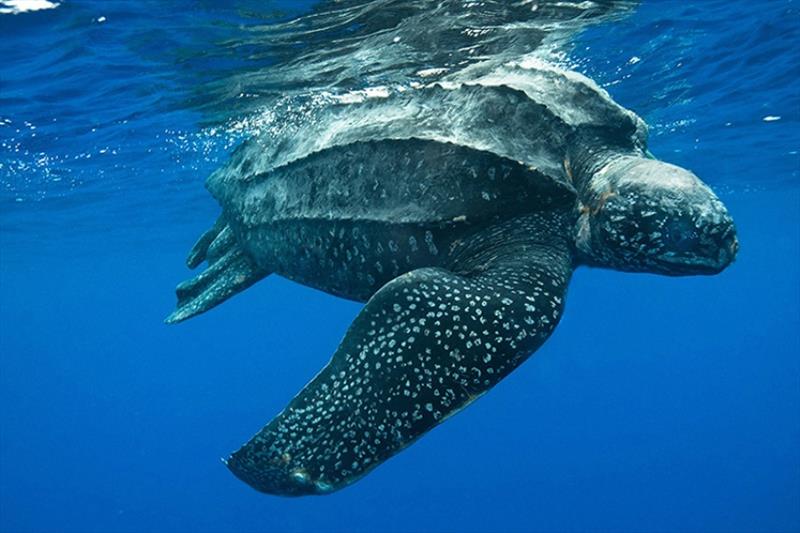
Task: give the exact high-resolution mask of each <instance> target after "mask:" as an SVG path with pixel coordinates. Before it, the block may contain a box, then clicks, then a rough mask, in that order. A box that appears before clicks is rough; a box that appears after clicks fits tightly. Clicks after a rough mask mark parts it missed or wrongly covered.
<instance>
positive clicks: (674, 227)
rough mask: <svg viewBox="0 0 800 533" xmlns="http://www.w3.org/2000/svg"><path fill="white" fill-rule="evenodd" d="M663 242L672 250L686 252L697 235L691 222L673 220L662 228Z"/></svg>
mask: <svg viewBox="0 0 800 533" xmlns="http://www.w3.org/2000/svg"><path fill="white" fill-rule="evenodd" d="M663 233H664V241H665V242H666V244H667V246H669V247H670V248H671V249H672V250H675V251H679V252H686V251H688V250H689V249H690V248H691V247H692V243H694V242H695V240H696V238H697V234H696V232H695V230H694V226H693V225H692V224H691V222H688V221H686V220H680V219H679V220H674V221H672V222H668V223H667V224H666V225H665V227H664V231H663Z"/></svg>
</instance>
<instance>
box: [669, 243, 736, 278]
mask: <svg viewBox="0 0 800 533" xmlns="http://www.w3.org/2000/svg"><path fill="white" fill-rule="evenodd" d="M717 250H718V251H717V254H716V257H714V255H688V256H683V255H682V256H661V257H659V258H658V259H657V260H656V261H657V263H658V264H659V266H660V267H661V268H663V269H664V271H665V273H666V274H670V275H675V276H682V275H713V274H719V273H720V272H722V271H723V270H725V269H726V268H727V267H728V266H729V265H730V264H731V263H733V261H734V260H735V259H736V254H737V253H738V252H739V240H738V239H737V238H736V235H732V236H731V237H730V239H729V240H728V242H727V243H726V244H724V245H722V246H719V247H718V248H717Z"/></svg>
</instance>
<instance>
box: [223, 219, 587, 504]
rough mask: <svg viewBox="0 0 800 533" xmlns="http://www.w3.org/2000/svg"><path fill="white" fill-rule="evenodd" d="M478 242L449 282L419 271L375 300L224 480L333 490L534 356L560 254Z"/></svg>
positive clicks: (565, 275)
mask: <svg viewBox="0 0 800 533" xmlns="http://www.w3.org/2000/svg"><path fill="white" fill-rule="evenodd" d="M519 224H520V226H519V227H520V228H525V226H524V224H523V223H522V222H519ZM540 224H541V221H540ZM482 233H483V235H485V236H486V237H487V238H486V239H485V242H484V243H483V244H484V245H483V246H478V248H477V249H476V248H474V247H473V248H472V249H474V250H477V251H475V252H472V253H469V254H467V255H462V256H460V258H459V260H458V262H457V264H454V265H452V268H451V269H450V270H445V269H442V268H421V269H418V270H414V271H411V272H409V273H407V274H404V275H402V276H400V277H398V278H395V279H394V280H393V281H391V282H389V283H388V284H386V285H385V286H384V287H383V288H381V289H380V290H379V291H378V292H377V293H376V294H375V295H374V296H373V297H372V298H371V299H370V300H369V301H368V302H367V304H366V306H365V307H364V309H363V310H362V311H361V313H360V314H359V315H358V317H356V319H355V321H354V322H353V324H352V325H351V326H350V328H349V330H348V332H347V335H346V336H345V338H344V340H343V341H342V343H341V345H340V346H339V348H338V350H337V351H336V353H335V354H334V356H333V358H332V359H331V361H330V362H329V363H328V365H327V366H326V367H325V368H324V369H323V370H322V371H321V372H320V373H319V374H318V375H317V376H316V377H315V378H314V379H313V381H311V382H310V383H309V384H308V385H307V386H306V387H305V388H304V389H303V390H302V391H301V392H300V393H299V394H298V396H296V397H295V398H294V400H292V402H291V403H290V404H289V405H288V406H287V407H286V409H284V411H283V412H282V413H281V414H280V415H278V416H277V417H276V418H275V419H274V420H272V421H271V422H270V423H269V424H268V425H267V426H266V427H264V428H263V429H262V430H261V431H260V432H259V433H258V434H256V435H255V436H254V437H253V438H252V439H251V440H250V441H249V442H248V443H246V444H245V445H244V446H243V447H242V448H241V449H239V450H238V451H237V452H235V453H234V454H233V455H232V456H231V457H230V458H229V459H228V460H227V466H228V468H230V470H231V471H233V473H234V474H236V476H238V477H239V478H241V479H242V480H243V481H245V482H247V483H248V484H250V485H251V486H253V487H254V488H256V489H257V490H259V491H262V492H266V493H271V494H278V495H285V496H300V495H306V494H324V493H328V492H331V491H333V490H337V489H339V488H342V487H344V486H346V485H348V484H350V483H352V482H354V481H355V480H357V479H358V478H360V477H361V476H363V475H365V474H366V473H368V472H369V471H370V470H371V469H372V468H374V467H376V466H377V465H379V464H380V463H382V462H383V461H385V460H386V459H388V458H389V457H391V456H393V455H395V454H396V453H398V452H399V451H401V450H402V449H403V448H405V447H406V446H408V445H410V444H411V443H412V442H414V441H415V440H416V439H417V438H419V437H420V436H422V435H423V434H424V433H426V432H427V431H429V430H430V429H432V428H433V427H435V426H436V425H438V424H440V423H441V422H443V421H444V420H446V419H447V418H448V417H450V416H452V415H453V414H455V413H456V412H458V411H460V410H461V409H463V408H464V407H466V406H467V405H469V404H470V403H471V402H472V401H473V400H475V399H476V398H478V397H479V396H481V395H482V394H484V393H485V392H487V391H488V390H489V389H490V388H492V387H493V386H494V385H495V384H497V383H498V382H499V381H500V380H501V379H502V378H503V377H505V376H506V375H508V374H509V373H510V372H511V371H512V370H514V369H515V368H516V367H517V366H518V365H519V364H520V363H522V362H523V361H524V360H525V359H526V358H527V357H528V356H529V355H530V354H531V353H532V352H533V351H535V350H536V349H537V348H538V347H539V346H541V344H542V343H543V342H544V341H545V340H546V339H547V337H548V336H549V335H550V333H551V332H552V331H553V329H554V328H555V326H556V324H557V322H558V320H559V318H560V315H561V312H562V308H563V301H564V296H565V292H566V287H567V283H568V280H569V277H570V274H571V271H572V257H571V253H570V251H569V248H568V247H567V245H566V243H557V244H555V243H552V242H551V243H547V244H542V243H534V242H530V241H527V240H525V241H519V240H516V239H514V238H513V237H511V238H509V236H508V235H507V234H506V238H505V244H502V245H500V246H496V245H497V243H498V240H497V238H496V237H497V236H498V235H500V234H502V232H497V233H492V232H491V231H486V232H482ZM521 233H525V232H521ZM473 244H476V243H473ZM477 244H480V243H477Z"/></svg>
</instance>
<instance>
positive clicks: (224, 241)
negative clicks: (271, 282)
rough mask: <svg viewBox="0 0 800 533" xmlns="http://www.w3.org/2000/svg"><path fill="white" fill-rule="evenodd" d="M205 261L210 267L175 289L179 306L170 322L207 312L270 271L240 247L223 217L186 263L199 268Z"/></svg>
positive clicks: (196, 247)
mask: <svg viewBox="0 0 800 533" xmlns="http://www.w3.org/2000/svg"><path fill="white" fill-rule="evenodd" d="M204 260H205V261H208V268H206V269H205V270H204V271H203V272H201V273H200V274H199V275H197V276H195V277H194V278H192V279H189V280H186V281H184V282H182V283H180V284H179V285H178V287H177V288H176V289H175V293H176V294H177V296H178V305H177V307H176V309H175V311H173V313H172V314H171V315H169V316H168V317H167V319H166V320H165V322H166V323H167V324H175V323H177V322H182V321H184V320H186V319H189V318H192V317H193V316H195V315H199V314H200V313H204V312H206V311H208V310H209V309H211V308H212V307H215V306H217V305H219V304H221V303H222V302H224V301H225V300H227V299H228V298H230V297H231V296H233V295H234V294H236V293H238V292H241V291H243V290H245V289H246V288H247V287H249V286H250V285H252V284H254V283H255V282H257V281H258V280H260V279H261V278H263V277H265V276H267V275H268V274H269V272H265V271H264V270H263V269H260V268H258V266H256V264H255V263H254V262H253V261H252V260H251V259H250V258H249V257H248V256H247V255H245V253H244V252H243V251H242V250H241V249H240V248H239V245H238V244H237V242H236V238H235V237H234V235H233V231H232V230H231V228H230V226H229V225H228V224H227V223H226V222H225V220H224V218H223V217H220V218H219V219H217V222H216V223H215V224H214V227H212V228H211V229H210V230H208V231H206V232H205V233H204V234H203V235H202V236H201V237H200V238H199V239H198V240H197V243H195V245H194V246H193V247H192V249H191V250H190V251H189V256H188V257H187V258H186V265H187V266H188V267H189V268H196V267H197V266H198V265H200V263H202V262H203V261H204Z"/></svg>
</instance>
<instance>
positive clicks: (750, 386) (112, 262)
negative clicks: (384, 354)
mask: <svg viewBox="0 0 800 533" xmlns="http://www.w3.org/2000/svg"><path fill="white" fill-rule="evenodd" d="M36 4H38V5H39V7H48V9H38V10H25V9H24V6H25V5H28V7H31V5H36ZM48 4H50V5H48ZM359 4H361V7H358V5H359ZM423 4H426V3H425V2H400V1H389V0H383V1H373V2H361V3H358V2H343V3H341V4H340V6H339V7H340V8H341V10H340V11H336V9H335V7H330V6H325V5H323V6H322V7H320V6H319V5H317V3H316V2H311V1H308V2H294V1H293V2H262V1H259V2H256V1H230V2H225V3H222V2H220V3H217V2H206V1H201V2H189V1H184V0H177V1H175V2H170V3H169V4H165V3H162V2H152V1H141V0H140V1H135V2H134V1H124V0H118V1H115V2H91V1H77V0H75V1H69V0H65V1H63V2H60V3H57V2H52V3H48V2H19V1H17V2H9V1H6V2H2V3H0V13H2V14H0V58H2V61H0V405H2V408H1V409H0V530H2V531H76V532H84V531H98V532H108V531H170V532H171V531H601V530H602V531H800V357H798V356H799V355H800V174H799V173H800V162H799V161H798V150H799V149H800V90H799V89H798V88H797V84H796V80H797V79H798V77H800V54H798V52H797V51H798V48H799V47H800V17H798V14H799V13H798V12H799V11H800V6H798V4H797V2H796V1H791V0H786V1H784V0H775V1H763V2H751V1H744V0H727V1H718V0H702V1H696V2H672V1H665V0H664V1H657V0H652V1H648V0H644V1H643V2H641V3H640V4H637V5H630V6H624V9H622V11H624V13H622V14H620V15H619V16H612V17H608V18H607V19H603V20H598V21H596V22H597V23H596V24H591V25H589V24H587V26H586V27H585V28H583V31H581V32H575V33H574V34H571V35H570V39H569V46H568V47H567V48H564V50H566V51H562V49H560V48H559V51H558V52H557V53H556V56H557V57H556V58H557V59H558V60H559V61H562V62H565V63H566V64H568V65H569V67H570V68H574V69H576V70H578V71H580V72H582V73H584V74H586V75H587V76H589V77H591V78H592V79H594V80H596V81H597V82H598V83H599V84H600V85H602V86H603V87H604V88H605V89H606V90H608V91H609V92H610V94H611V95H612V96H613V97H614V98H615V99H616V101H617V102H619V103H620V104H621V105H623V106H625V107H627V108H629V109H632V110H634V111H635V112H637V113H638V114H639V115H641V116H642V117H643V118H644V119H645V120H646V121H647V122H648V124H649V125H650V149H651V150H652V151H653V153H654V154H655V155H656V156H658V157H661V158H664V159H666V160H669V161H670V162H673V163H675V164H679V165H681V166H684V167H686V168H690V169H692V170H693V171H695V172H696V173H697V174H698V175H699V176H701V177H702V178H703V179H704V180H705V181H706V182H708V183H709V184H710V185H711V186H712V187H713V188H714V189H715V191H717V193H718V194H719V196H720V197H721V198H722V200H723V201H724V202H725V203H726V205H727V206H728V208H729V210H730V211H731V213H732V215H733V216H734V218H735V220H736V223H737V229H738V232H739V240H740V242H741V250H740V252H739V257H738V259H737V261H736V263H735V264H733V265H732V266H731V267H730V268H729V269H727V270H726V271H725V272H723V273H722V274H720V275H718V276H714V277H698V278H664V277H658V276H651V275H642V274H638V275H635V274H625V273H619V272H612V271H607V270H598V269H588V268H581V269H579V270H578V271H577V272H576V274H575V276H574V278H573V281H572V283H571V285H570V290H569V297H568V301H567V310H566V314H565V316H564V318H563V320H562V323H561V324H560V325H559V327H558V329H557V330H556V332H555V333H554V335H553V337H552V338H551V339H550V340H549V341H548V342H547V343H546V344H545V346H544V347H543V348H542V349H540V350H539V351H538V352H537V354H536V355H535V356H534V357H533V358H531V359H530V360H529V361H527V362H526V363H525V364H524V365H523V366H522V367H521V368H519V369H518V370H517V371H515V372H514V373H513V374H512V375H511V376H510V377H508V378H507V379H506V380H504V381H503V382H502V383H501V384H500V385H498V386H497V387H496V388H495V389H493V390H492V391H491V393H489V394H487V395H486V396H485V397H484V398H482V399H481V400H480V401H478V402H476V403H475V404H474V405H473V406H471V407H470V408H469V409H467V410H465V412H463V413H461V414H459V415H458V416H456V417H454V418H452V419H451V420H449V421H447V423H445V424H443V425H442V426H440V427H438V428H436V429H435V430H433V431H432V432H431V433H430V434H428V435H427V436H426V437H424V438H423V439H421V440H420V441H419V442H417V443H416V444H414V445H413V446H411V447H410V448H409V449H407V450H406V451H404V452H403V453H401V454H399V455H398V456H396V457H395V458H393V459H391V460H389V461H388V462H387V463H386V464H384V465H382V466H381V467H379V468H378V469H376V470H375V471H374V472H373V473H371V474H370V475H368V476H367V477H365V478H364V479H363V480H361V481H359V482H358V483H356V484H354V485H353V486H351V487H348V488H346V489H344V490H342V491H341V492H337V493H335V494H332V495H329V496H326V497H322V498H301V499H286V498H278V497H273V496H266V495H263V494H259V493H257V492H255V491H254V490H252V489H251V488H250V487H248V486H246V485H245V484H243V483H241V482H240V481H239V480H237V479H236V478H235V477H234V476H232V475H231V474H230V472H228V470H227V469H226V468H225V467H224V465H223V464H222V463H221V462H220V460H219V459H220V458H221V457H224V456H227V454H228V453H230V452H231V451H232V450H234V449H236V448H237V447H238V446H239V445H241V443H242V442H244V441H245V440H246V439H247V438H249V437H250V436H251V435H252V434H253V433H254V432H255V431H256V430H257V429H258V428H260V427H261V426H262V425H263V424H264V423H266V422H267V421H268V420H269V419H270V418H271V417H272V416H273V415H274V414H276V413H277V412H279V411H280V409H282V408H283V407H284V405H285V404H286V402H287V401H288V400H289V399H291V398H292V396H293V395H294V394H295V393H296V392H297V391H298V390H299V389H300V388H301V387H302V386H304V385H305V384H306V383H307V382H308V380H309V379H310V378H311V377H312V376H313V375H314V374H315V373H316V372H317V371H318V370H319V369H320V368H321V367H322V366H323V365H324V364H325V363H326V362H327V360H328V358H329V357H330V355H331V353H333V351H334V349H335V348H336V346H337V345H338V343H339V341H340V340H341V337H342V335H343V333H344V331H345V329H346V327H347V326H348V324H349V323H350V321H351V320H352V319H353V318H354V317H355V315H356V314H357V313H358V311H359V309H360V305H358V304H355V303H352V302H348V301H344V300H339V299H336V298H333V297H331V296H328V295H326V294H323V293H320V292H316V291H313V290H311V289H308V288H305V287H302V286H299V285H296V284H293V283H291V282H289V281H286V280H283V279H281V278H278V277H276V276H273V277H270V278H268V279H266V280H264V281H262V282H260V283H259V284H257V285H256V286H254V287H252V288H251V289H249V290H248V291H246V292H244V293H243V294H241V295H238V296H237V297H235V298H234V299H232V300H230V301H229V302H226V303H225V304H224V305H223V306H221V307H219V308H218V309H215V310H213V311H211V312H210V313H208V314H206V315H203V316H200V317H197V318H194V319H192V320H191V321H188V322H186V323H184V324H181V325H178V326H166V325H164V324H163V323H162V320H163V318H164V317H165V316H166V315H167V314H168V313H169V312H170V311H171V310H172V308H173V307H174V292H173V291H174V286H175V285H176V283H177V282H179V281H181V280H183V279H185V278H186V277H188V275H189V274H188V271H187V270H186V269H185V266H184V258H185V254H186V252H187V250H188V248H189V246H190V245H191V244H192V243H193V242H194V239H195V238H196V236H197V235H198V234H199V233H200V232H202V231H203V230H205V229H206V228H207V227H208V225H209V224H210V223H211V222H212V221H213V219H214V218H215V216H216V215H217V213H218V207H217V206H216V205H215V203H214V201H213V199H211V198H210V197H209V196H208V194H207V193H206V191H205V190H204V189H203V180H204V179H205V177H206V176H207V175H208V174H209V173H210V172H211V171H213V170H214V169H215V168H217V167H218V166H219V165H220V164H222V163H224V162H225V161H226V159H227V157H228V154H229V153H230V152H231V151H232V150H233V148H234V147H235V146H236V145H237V144H238V143H239V142H241V140H242V139H244V138H246V137H247V136H248V135H250V134H252V133H253V132H254V131H256V130H258V129H259V128H263V127H270V124H271V123H270V122H269V120H268V116H269V110H270V109H274V108H275V106H291V105H294V104H293V102H294V100H293V99H292V98H293V96H292V95H298V94H301V93H302V91H303V90H305V89H307V88H309V87H315V88H319V87H326V84H327V85H330V86H329V87H327V88H328V90H331V91H336V90H346V89H363V88H365V87H369V86H375V85H385V84H393V83H397V82H398V80H402V79H404V78H406V77H408V76H409V72H411V73H413V72H417V71H419V70H424V69H437V68H443V65H444V66H447V65H449V64H450V63H449V62H452V61H456V62H457V61H461V58H458V57H456V58H455V59H453V58H452V56H451V55H448V54H445V53H444V52H446V51H448V50H449V51H452V50H461V49H462V48H465V46H464V45H465V43H462V42H461V41H459V39H462V38H463V39H467V38H469V39H476V41H475V42H474V43H473V45H474V46H475V47H477V49H478V53H477V55H478V56H480V57H479V58H477V59H475V60H487V59H488V60H491V59H493V58H500V59H504V58H507V57H508V56H507V54H515V53H518V52H519V53H521V51H520V50H522V51H524V48H525V46H526V43H527V42H528V41H525V40H524V39H531V40H533V39H535V38H536V36H537V35H538V34H537V33H536V32H535V31H534V32H533V33H532V34H525V35H523V36H522V37H524V39H523V40H522V41H520V39H521V37H520V36H519V35H517V34H513V35H514V38H513V39H510V40H509V39H506V40H504V38H503V37H502V35H501V36H500V37H497V38H496V40H492V39H493V38H494V37H492V38H488V37H487V38H483V37H481V36H482V35H484V34H482V33H481V32H480V31H475V32H473V33H466V34H459V35H462V36H461V37H458V36H451V35H449V34H447V33H446V32H443V29H447V28H448V27H450V26H452V25H459V24H468V25H470V27H472V28H478V29H480V28H481V27H483V28H484V29H487V28H495V29H496V28H498V27H502V28H506V29H507V28H509V27H510V28H512V29H515V28H519V27H520V26H524V25H523V24H521V23H518V24H517V25H514V22H515V21H514V20H501V21H498V20H493V19H492V20H489V18H485V17H484V15H485V13H488V12H492V9H493V8H494V7H496V6H497V4H498V3H497V2H456V3H453V2H428V3H427V4H426V5H423ZM445 4H451V5H452V4H455V5H456V7H458V9H451V10H447V9H445V10H443V11H442V10H440V11H436V17H431V20H427V19H425V17H424V14H425V10H426V9H431V10H432V11H433V10H434V7H435V6H442V5H445ZM518 4H520V5H523V6H528V5H529V4H533V5H537V3H536V2H533V3H526V2H519V3H518ZM542 4H547V3H546V2H542ZM564 4H571V3H569V2H565V3H564ZM582 4H592V3H591V2H588V3H586V2H582V3H575V4H574V6H578V7H574V9H576V10H578V11H580V9H583V8H581V7H580V5H582ZM571 5H572V4H571ZM20 6H22V7H20ZM353 6H356V7H353ZM326 9H327V10H328V13H331V10H333V11H332V12H334V13H338V14H337V15H336V17H338V18H335V20H334V19H326V20H332V21H333V22H331V24H330V26H329V27H326V28H325V29H324V31H316V30H314V28H315V26H314V24H315V22H314V20H315V19H314V18H313V17H314V16H315V13H319V10H326ZM565 9H566V8H565ZM570 9H572V8H570ZM315 10H317V11H315ZM15 11H23V12H19V13H15ZM419 13H422V14H423V16H422V17H421V18H417V19H415V21H416V22H415V24H414V25H405V26H404V25H403V21H404V20H406V19H407V18H408V17H410V16H411V15H414V14H417V16H418V14H419ZM331 16H332V15H331ZM298 17H301V18H299V19H298ZM309 17H311V18H309ZM448 17H449V18H448ZM465 20H466V22H464V21H465ZM576 20H577V21H578V22H581V20H582V19H581V17H580V16H578V17H577V18H576ZM420 21H421V22H420ZM334 22H335V23H334ZM517 22H519V21H517ZM528 22H529V21H528ZM534 22H535V20H534ZM426 24H429V26H426ZM481 25H483V26H481ZM504 25H506V26H504ZM509 25H510V26H509ZM533 27H534V29H535V30H537V29H539V30H540V29H541V27H540V26H536V25H535V24H534V25H533ZM398 31H399V32H403V31H405V32H414V31H417V32H418V33H416V34H414V40H415V42H416V43H417V46H416V47H412V48H411V49H410V50H411V51H410V52H408V54H407V55H402V54H400V55H397V56H395V55H391V54H372V55H370V54H366V53H361V54H359V53H357V52H363V51H364V50H366V51H370V50H374V49H371V48H365V47H364V46H361V47H359V46H358V45H359V44H361V45H363V44H364V43H365V42H369V43H370V44H371V45H372V44H374V43H373V41H369V40H368V38H369V39H371V38H375V39H380V38H382V36H384V35H386V36H388V37H389V40H390V41H391V40H392V39H391V37H392V36H393V35H395V33H393V32H398ZM437 31H440V32H442V33H441V34H439V33H437ZM431 35H441V36H442V37H441V38H433V37H431V38H430V39H425V38H424V37H426V36H431ZM463 35H466V37H463ZM487 35H489V36H490V37H491V36H492V35H495V34H492V33H491V32H489V33H487ZM467 40H468V39H467ZM518 47H521V48H519V49H518ZM467 48H468V47H467ZM320 51H322V52H326V53H327V55H325V54H323V53H322V52H320ZM439 52H442V53H443V55H442V54H440V53H439ZM315 54H316V55H315ZM331 59H332V60H336V59H339V62H338V63H337V62H334V63H332V64H330V63H326V61H328V60H331ZM468 59H469V58H468ZM469 60H472V59H469ZM312 66H313V67H315V68H316V67H318V68H319V70H313V69H312ZM287 95H288V96H290V97H289V99H288V100H287V99H286V98H287ZM265 111H266V114H265Z"/></svg>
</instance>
